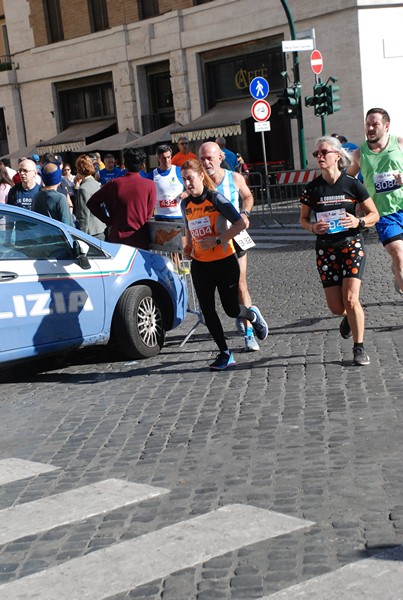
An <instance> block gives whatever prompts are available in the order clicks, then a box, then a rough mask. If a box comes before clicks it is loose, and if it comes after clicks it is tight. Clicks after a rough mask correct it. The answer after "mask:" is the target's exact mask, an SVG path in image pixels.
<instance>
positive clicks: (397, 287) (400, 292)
mask: <svg viewBox="0 0 403 600" xmlns="http://www.w3.org/2000/svg"><path fill="white" fill-rule="evenodd" d="M394 284H395V290H396V291H397V293H398V294H399V296H403V290H401V289H400V288H399V285H398V283H397V281H396V279H395V281H394Z"/></svg>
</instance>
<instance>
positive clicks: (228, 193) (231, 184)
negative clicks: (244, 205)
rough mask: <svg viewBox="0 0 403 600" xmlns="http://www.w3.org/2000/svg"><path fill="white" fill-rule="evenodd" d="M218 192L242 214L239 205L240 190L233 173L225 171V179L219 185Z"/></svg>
mask: <svg viewBox="0 0 403 600" xmlns="http://www.w3.org/2000/svg"><path fill="white" fill-rule="evenodd" d="M216 190H217V192H220V194H222V195H223V196H224V198H226V199H227V200H229V201H230V202H231V204H233V205H234V206H235V208H236V209H237V211H238V212H240V205H239V190H238V188H237V186H236V184H235V181H234V175H233V173H232V171H228V169H224V177H223V179H222V181H221V183H220V184H219V185H217V187H216Z"/></svg>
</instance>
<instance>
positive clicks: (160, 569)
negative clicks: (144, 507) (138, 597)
mask: <svg viewBox="0 0 403 600" xmlns="http://www.w3.org/2000/svg"><path fill="white" fill-rule="evenodd" d="M312 525H313V523H312V522H311V521H305V520H302V519H297V518H295V517H289V516H287V515H282V514H279V513H275V512H272V511H269V510H264V509H261V508H255V507H253V506H243V505H238V504H235V505H231V506H226V507H224V508H220V509H218V510H216V511H213V512H210V513H208V514H205V515H202V516H200V517H195V518H193V519H190V520H188V521H183V522H180V523H176V524H175V525H170V526H168V527H164V528H163V529H160V530H158V531H153V532H152V533H148V534H146V535H142V536H140V537H138V538H136V539H133V540H129V541H127V542H121V543H119V544H115V545H113V546H109V547H108V548H103V549H101V550H97V551H95V552H92V553H90V554H87V555H85V556H83V557H81V558H74V559H72V560H70V561H68V562H66V563H64V564H63V565H60V566H58V567H52V568H50V569H47V570H45V571H41V572H39V573H35V574H33V575H28V576H27V577H23V578H22V579H19V580H17V581H13V582H10V583H6V584H4V585H1V586H0V598H7V600H23V599H24V600H26V599H27V598H29V600H54V599H55V598H57V599H58V600H73V599H75V600H78V599H80V600H81V599H82V598H85V599H86V600H102V599H103V598H109V597H110V596H113V595H116V594H119V593H123V592H127V591H129V590H132V589H134V588H136V587H138V586H140V585H144V584H146V583H148V582H150V581H155V580H158V579H161V578H163V577H166V576H168V575H169V574H170V573H173V572H175V571H179V570H181V569H186V568H189V567H193V566H194V565H197V564H199V563H203V562H205V561H207V560H210V559H211V558H213V557H215V556H219V555H221V554H226V553H227V552H231V551H233V550H237V549H238V548H242V547H244V546H248V545H250V544H255V543H257V542H261V541H263V540H267V539H269V538H273V537H277V536H279V535H284V534H286V533H290V532H292V531H295V530H298V529H304V528H307V527H311V526H312Z"/></svg>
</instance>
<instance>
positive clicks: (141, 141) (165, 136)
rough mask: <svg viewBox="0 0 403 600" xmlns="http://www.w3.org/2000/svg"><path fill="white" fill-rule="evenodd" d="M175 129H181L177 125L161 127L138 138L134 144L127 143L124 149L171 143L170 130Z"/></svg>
mask: <svg viewBox="0 0 403 600" xmlns="http://www.w3.org/2000/svg"><path fill="white" fill-rule="evenodd" d="M177 127H181V125H180V124H179V123H171V124H170V125H165V127H161V129H156V130H155V131H152V132H151V133H147V134H146V135H143V136H142V137H139V138H138V139H137V140H135V141H134V142H129V143H128V144H125V146H124V147H125V148H145V147H147V146H155V145H157V144H162V143H164V142H171V139H172V136H171V133H170V132H171V130H172V129H176V128H177Z"/></svg>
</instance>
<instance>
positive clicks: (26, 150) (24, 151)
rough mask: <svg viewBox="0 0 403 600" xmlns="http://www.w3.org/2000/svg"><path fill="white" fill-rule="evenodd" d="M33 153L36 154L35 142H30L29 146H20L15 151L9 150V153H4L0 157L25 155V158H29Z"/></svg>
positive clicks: (20, 156) (11, 157)
mask: <svg viewBox="0 0 403 600" xmlns="http://www.w3.org/2000/svg"><path fill="white" fill-rule="evenodd" d="M33 154H38V151H37V149H36V144H32V145H30V146H25V147H24V148H20V149H19V150H16V151H15V152H10V154H4V155H3V156H2V157H1V158H10V159H13V158H22V157H23V156H25V157H26V158H29V157H30V156H32V155H33Z"/></svg>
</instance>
